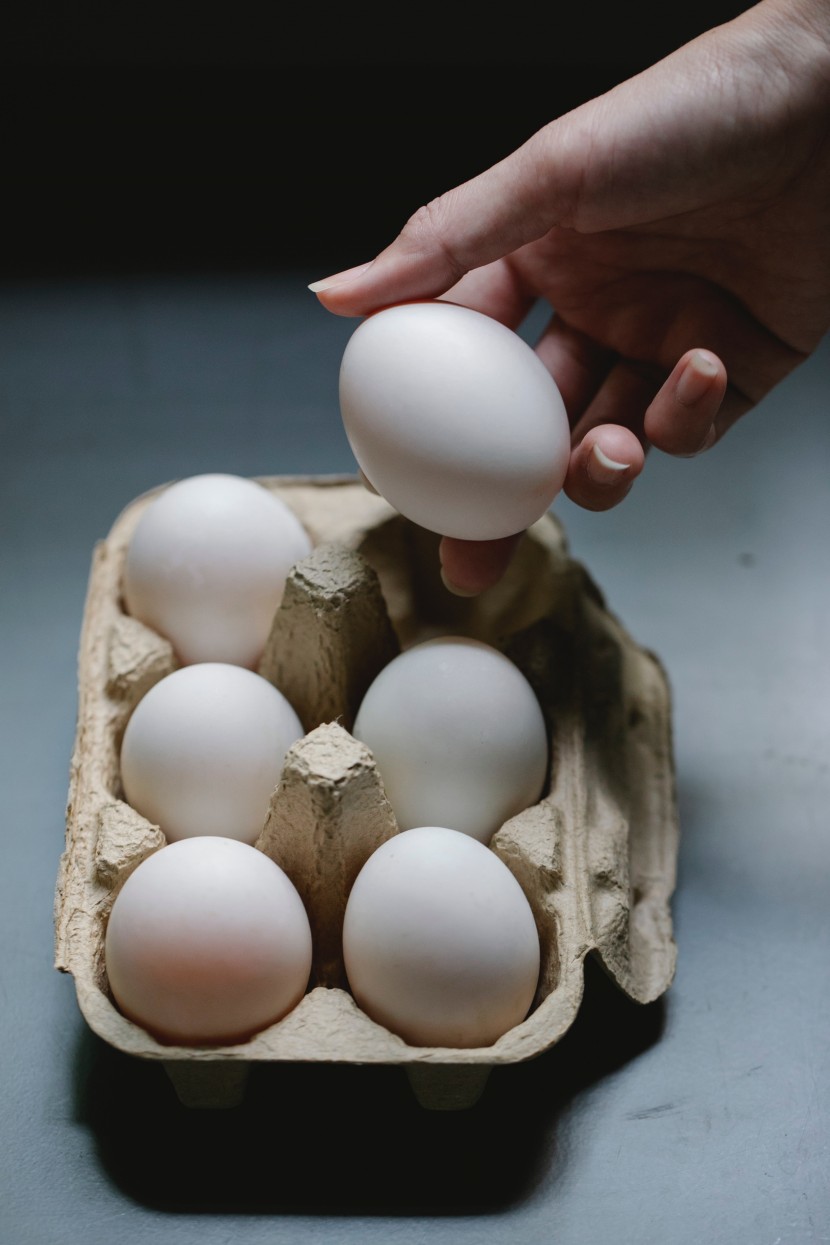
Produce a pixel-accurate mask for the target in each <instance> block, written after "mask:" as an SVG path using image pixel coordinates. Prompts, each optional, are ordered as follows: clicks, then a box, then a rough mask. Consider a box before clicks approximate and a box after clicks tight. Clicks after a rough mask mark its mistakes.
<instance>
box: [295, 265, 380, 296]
mask: <svg viewBox="0 0 830 1245" xmlns="http://www.w3.org/2000/svg"><path fill="white" fill-rule="evenodd" d="M371 266H372V261H371V260H370V261H369V263H368V264H358V266H357V267H356V268H344V270H343V271H342V272H336V273H334V275H333V276H331V277H323V279H322V281H312V283H311V285H310V286H309V287H308V288H309V289H310V290H311V292H312V294H319V293H320V292H321V291H322V290H330V289H332V288H333V287H334V286H335V285H345V284H346V282H347V281H353V280H354V279H355V277H360V276H362V275H363V273H364V272H365V271H366V269H367V268H371Z"/></svg>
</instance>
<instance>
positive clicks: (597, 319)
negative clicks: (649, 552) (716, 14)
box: [310, 0, 830, 595]
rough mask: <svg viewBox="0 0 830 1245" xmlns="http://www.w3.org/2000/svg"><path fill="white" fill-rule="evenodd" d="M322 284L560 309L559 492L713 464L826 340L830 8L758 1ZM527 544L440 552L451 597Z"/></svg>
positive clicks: (463, 546)
mask: <svg viewBox="0 0 830 1245" xmlns="http://www.w3.org/2000/svg"><path fill="white" fill-rule="evenodd" d="M310 288H311V289H312V290H313V291H314V292H315V294H316V295H317V297H318V299H319V300H320V302H321V303H322V304H323V306H324V307H326V308H327V309H328V310H329V311H331V312H333V313H335V314H337V315H342V316H364V315H368V314H370V313H371V312H373V311H376V310H378V309H379V308H381V307H383V306H387V305H390V304H393V303H400V302H406V301H408V300H411V299H419V298H436V297H446V298H448V299H450V300H452V301H454V302H460V303H465V304H466V305H468V306H470V307H474V308H476V309H477V310H479V311H483V312H485V313H487V314H488V315H491V316H493V317H495V318H496V319H498V320H500V321H502V322H503V323H504V324H507V325H509V326H510V327H511V328H514V329H515V328H518V327H519V325H520V324H521V323H522V321H523V320H524V318H525V317H526V316H527V314H528V312H529V311H530V309H531V308H532V307H533V306H534V305H535V304H536V303H537V302H539V301H540V300H542V301H544V302H546V303H547V304H549V305H550V307H551V309H552V314H551V318H550V321H549V323H548V324H547V327H546V328H545V330H544V331H543V333H542V335H541V337H540V338H539V340H538V341H537V342H536V344H535V349H536V351H537V353H538V354H539V355H540V357H541V358H542V359H543V360H544V362H545V364H546V365H547V367H548V368H549V370H550V372H551V373H552V375H553V377H554V379H555V380H556V382H557V384H558V386H559V388H560V391H561V393H562V396H563V399H564V401H565V405H566V408H567V410H568V414H569V418H570V422H571V429H572V443H571V458H570V465H569V468H568V475H567V478H566V481H565V485H564V492H565V493H566V495H567V496H568V497H569V498H570V499H571V500H572V501H574V502H575V503H576V504H577V505H580V506H583V507H585V508H587V509H589V510H597V511H598V510H610V509H611V508H612V507H614V506H616V505H617V504H618V503H619V502H621V501H622V500H623V498H624V497H625V496H626V494H627V493H628V492H629V490H630V489H631V487H632V485H633V483H634V481H635V480H636V478H637V476H638V475H639V474H640V472H641V471H642V470H643V466H644V463H645V458H646V455H647V453H648V452H649V450H650V449H652V448H655V449H657V450H659V451H662V452H663V453H666V454H671V455H675V456H679V457H692V456H694V455H696V454H699V453H701V452H702V451H705V450H708V449H709V448H710V447H711V446H712V445H714V444H716V442H717V441H718V440H720V438H721V437H723V435H724V434H725V433H726V432H727V431H728V429H729V428H731V427H732V425H733V424H734V423H735V422H736V421H737V420H738V419H740V418H741V417H742V416H743V415H744V414H746V412H747V411H749V410H751V408H752V407H754V406H755V405H756V404H757V403H758V402H759V401H760V400H761V399H762V398H763V397H764V395H765V394H766V393H768V392H769V390H770V389H772V388H773V386H775V385H776V384H778V383H779V382H780V381H781V380H783V379H784V377H785V376H787V374H788V373H789V372H791V371H792V370H793V369H794V368H795V367H797V366H798V365H799V364H800V363H802V362H803V361H804V360H805V359H806V358H808V357H809V355H810V354H811V353H812V351H813V350H814V349H815V347H816V346H817V345H818V343H819V341H820V340H821V339H822V337H823V336H824V334H825V333H826V331H827V330H828V328H830V0H761V2H760V3H758V4H756V5H754V6H753V7H752V8H750V9H748V10H747V12H745V13H743V14H742V15H741V16H740V17H739V18H737V19H736V20H735V21H731V22H728V23H725V24H724V25H721V26H718V27H715V28H714V29H712V30H710V31H708V32H706V33H705V34H703V35H701V36H700V37H699V38H697V39H695V40H693V41H692V42H691V43H688V44H686V45H685V46H684V47H682V48H680V49H679V50H678V51H677V52H674V53H672V54H671V55H670V56H668V57H666V58H665V59H664V60H662V61H659V62H658V63H657V64H655V65H654V66H652V67H651V68H650V69H648V70H646V71H645V72H643V73H641V74H638V75H637V76H636V77H634V78H631V79H629V80H628V81H626V82H624V83H622V84H621V85H619V86H617V87H615V88H614V89H613V90H612V91H610V92H608V93H607V94H605V95H602V96H599V97H598V98H596V99H593V100H591V101H589V102H588V103H586V104H583V105H582V106H580V107H579V108H577V109H575V110H574V111H572V112H570V113H567V114H565V115H564V116H562V117H560V118H557V119H556V120H554V121H552V122H550V124H548V125H546V126H545V127H543V128H542V129H541V130H539V131H538V132H537V133H535V134H533V135H532V136H531V137H530V138H529V139H528V141H527V142H526V143H524V144H523V145H522V146H521V147H519V148H518V149H517V150H516V151H515V152H513V153H512V154H511V155H509V156H508V157H507V158H506V159H504V160H502V161H500V162H499V163H498V164H495V165H494V166H493V167H492V168H489V169H487V170H486V171H485V172H483V173H481V174H480V175H479V176H478V177H475V178H473V179H472V180H471V181H468V182H465V183H464V184H462V185H460V186H457V187H456V188H454V189H452V190H450V191H448V192H447V193H446V194H443V195H441V196H440V197H439V198H438V199H435V200H433V201H432V202H431V203H428V204H426V205H425V206H424V207H421V208H419V209H418V211H416V212H415V213H414V215H412V216H411V217H410V219H409V220H408V221H407V222H406V223H405V225H404V227H403V229H402V230H401V232H400V234H399V235H398V237H397V238H396V239H395V240H394V241H393V242H392V243H391V244H390V245H389V246H387V247H386V249H385V250H383V251H381V253H380V254H379V255H378V256H377V258H376V259H374V260H373V261H372V262H371V263H369V264H364V265H361V266H359V267H357V268H353V269H349V270H348V271H346V272H342V273H338V274H336V275H335V276H333V277H329V278H326V279H325V280H324V281H320V282H315V283H314V285H312V286H311V287H310ZM553 309H555V310H553ZM520 538H521V533H517V534H516V535H515V536H512V537H507V538H506V539H504V540H500V541H481V542H470V541H460V540H455V539H450V538H447V537H445V538H444V539H443V540H442V541H441V561H442V568H443V571H442V573H443V576H444V582H445V583H446V584H447V587H448V588H450V589H451V590H452V591H455V592H458V593H459V594H461V595H475V594H477V593H479V592H482V591H484V590H485V589H486V588H488V587H489V586H491V585H492V584H494V583H495V582H497V581H498V579H499V578H500V577H501V575H502V574H503V573H504V571H505V569H506V567H507V565H508V564H509V561H510V559H511V557H512V555H513V551H514V549H515V547H516V545H517V543H518V541H519V539H520Z"/></svg>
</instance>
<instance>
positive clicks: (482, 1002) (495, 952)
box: [343, 826, 540, 1047]
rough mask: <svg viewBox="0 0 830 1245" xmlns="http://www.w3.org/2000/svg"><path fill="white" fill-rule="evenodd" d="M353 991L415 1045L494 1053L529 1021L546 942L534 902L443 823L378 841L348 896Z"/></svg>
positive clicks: (347, 951) (474, 843) (346, 938)
mask: <svg viewBox="0 0 830 1245" xmlns="http://www.w3.org/2000/svg"><path fill="white" fill-rule="evenodd" d="M343 956H344V962H345V967H346V973H347V976H348V979H349V986H350V988H351V990H352V993H353V994H354V997H355V999H356V1000H357V1002H358V1003H359V1005H360V1007H361V1008H362V1009H363V1010H364V1011H365V1012H366V1013H367V1015H369V1016H371V1017H372V1019H373V1020H375V1021H377V1023H378V1024H382V1025H384V1026H385V1027H386V1028H387V1029H390V1030H391V1031H392V1032H393V1033H397V1034H398V1035H399V1036H400V1037H402V1038H403V1039H404V1040H405V1041H406V1042H408V1043H409V1044H410V1045H412V1046H450V1047H474V1046H489V1045H491V1044H492V1043H493V1042H495V1041H496V1039H497V1038H499V1037H500V1036H501V1035H502V1034H503V1033H506V1032H507V1030H508V1029H511V1028H512V1027H513V1026H514V1025H517V1024H519V1023H520V1022H521V1021H522V1020H524V1018H525V1017H526V1015H527V1013H528V1011H529V1009H530V1006H531V1003H532V1001H533V996H534V993H535V991H536V986H537V981H538V976H539V964H540V945H539V936H538V933H537V930H536V924H535V921H534V917H533V912H532V910H531V907H530V904H529V902H528V899H527V897H526V896H525V893H524V891H523V890H522V888H521V886H520V885H519V883H518V882H517V880H516V878H515V877H514V876H513V874H512V873H511V872H510V870H509V869H508V867H507V865H506V864H504V862H503V861H502V860H500V859H499V857H498V856H496V855H495V853H494V852H492V851H491V850H490V848H489V847H486V846H485V845H484V844H483V843H479V842H478V840H476V839H471V838H469V837H468V836H467V835H464V834H459V833H458V832H457V831H456V830H451V829H448V828H446V827H442V826H420V827H413V829H411V830H406V831H404V832H402V833H401V834H398V835H395V836H394V837H393V838H391V839H388V840H387V841H386V842H385V843H384V844H382V845H381V847H379V848H378V849H377V850H376V851H375V852H374V853H373V854H372V855H371V856H370V857H369V859H368V860H367V861H366V864H365V865H364V866H363V868H362V869H361V871H360V873H359V874H358V876H357V879H356V881H355V884H354V886H353V888H352V890H351V893H350V895H349V899H348V902H347V905H346V913H345V918H344V923H343Z"/></svg>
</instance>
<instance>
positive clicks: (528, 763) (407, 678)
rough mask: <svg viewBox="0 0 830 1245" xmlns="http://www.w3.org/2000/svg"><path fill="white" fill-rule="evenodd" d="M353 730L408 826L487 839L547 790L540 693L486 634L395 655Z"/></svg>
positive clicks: (455, 638) (450, 638)
mask: <svg viewBox="0 0 830 1245" xmlns="http://www.w3.org/2000/svg"><path fill="white" fill-rule="evenodd" d="M352 734H353V735H354V736H355V738H356V739H359V740H361V741H362V742H363V743H365V744H366V745H367V746H368V747H369V748H370V749H371V751H372V754H373V756H374V759H375V762H376V764H377V767H378V771H379V773H380V776H381V779H382V781H383V785H384V788H385V791H386V795H387V797H388V799H389V802H390V804H391V805H392V808H393V810H394V813H395V817H396V819H397V822H398V826H399V827H400V828H401V829H402V830H408V829H411V828H412V827H413V826H425V825H436V826H449V827H451V828H452V829H454V830H459V831H461V832H462V833H464V834H468V835H472V836H473V837H474V838H476V839H480V840H481V841H482V842H483V843H487V842H489V840H490V838H491V837H492V835H493V834H494V833H495V831H496V830H498V828H499V827H500V826H501V825H503V824H504V822H505V821H507V820H508V818H510V817H513V816H515V814H516V813H519V812H521V811H522V810H523V809H525V808H528V807H529V806H530V805H532V804H535V803H536V802H537V801H538V800H540V799H541V797H542V794H543V787H544V782H545V778H546V775H547V769H548V754H549V748H548V735H547V728H546V724H545V719H544V715H543V713H542V710H541V708H540V705H539V701H538V700H537V698H536V694H535V692H534V691H533V688H532V687H531V686H530V683H529V682H528V681H527V679H526V678H525V676H524V675H523V674H522V672H521V671H520V670H519V668H518V666H516V665H515V663H514V662H512V661H511V660H510V659H509V658H508V657H506V656H505V655H504V654H503V653H501V652H499V651H498V649H496V648H493V647H492V646H491V645H489V644H485V643H484V642H483V641H480V640H473V639H468V638H465V637H463V636H442V637H437V638H435V639H432V640H426V641H424V642H422V643H420V644H415V645H413V646H412V647H411V648H409V649H406V650H405V651H404V652H402V653H400V654H399V655H398V656H397V657H395V658H393V660H392V661H391V662H389V664H388V665H386V666H384V668H383V670H381V672H380V674H379V675H378V676H377V677H376V678H375V679H374V681H373V682H372V683H371V684H370V686H369V688H368V690H367V692H366V694H365V696H364V697H363V700H362V701H361V704H360V707H359V709H358V712H357V715H356V717H355V721H354V725H353V727H352Z"/></svg>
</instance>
